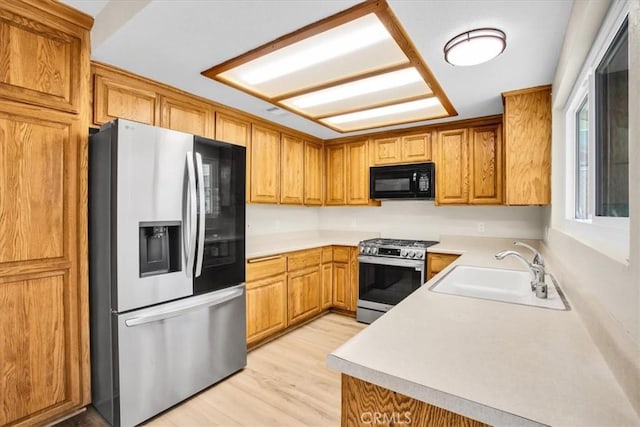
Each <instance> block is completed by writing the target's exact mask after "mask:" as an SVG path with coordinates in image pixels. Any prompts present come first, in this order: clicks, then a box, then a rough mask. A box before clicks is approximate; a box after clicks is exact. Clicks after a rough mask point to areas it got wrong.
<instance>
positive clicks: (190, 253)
mask: <svg viewBox="0 0 640 427" xmlns="http://www.w3.org/2000/svg"><path fill="white" fill-rule="evenodd" d="M187 175H188V177H189V182H188V187H187V192H186V195H185V196H186V198H187V201H186V203H185V209H187V210H188V212H185V213H184V223H185V224H184V232H183V240H184V249H185V251H186V253H187V266H186V274H187V277H189V278H192V277H193V262H194V258H195V256H196V245H195V242H196V226H197V224H196V214H197V205H196V173H195V168H194V166H193V152H191V151H189V152H188V153H187Z"/></svg>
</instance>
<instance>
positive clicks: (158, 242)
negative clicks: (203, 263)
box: [139, 221, 182, 277]
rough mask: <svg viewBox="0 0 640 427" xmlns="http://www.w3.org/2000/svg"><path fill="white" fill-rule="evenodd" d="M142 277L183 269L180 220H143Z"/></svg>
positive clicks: (141, 238)
mask: <svg viewBox="0 0 640 427" xmlns="http://www.w3.org/2000/svg"><path fill="white" fill-rule="evenodd" d="M139 230H140V231H139V242H140V277H147V276H155V275H157V274H166V273H172V272H174V271H180V270H181V264H182V256H181V254H182V251H181V250H182V247H181V236H182V233H181V230H180V222H179V221H175V222H141V223H140V228H139Z"/></svg>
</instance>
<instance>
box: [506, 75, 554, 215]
mask: <svg viewBox="0 0 640 427" xmlns="http://www.w3.org/2000/svg"><path fill="white" fill-rule="evenodd" d="M503 99H504V138H505V140H504V144H505V156H504V158H505V204H507V205H547V204H549V203H550V202H551V87H550V86H541V87H538V88H532V89H525V90H522V91H514V92H507V93H503Z"/></svg>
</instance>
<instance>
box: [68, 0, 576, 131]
mask: <svg viewBox="0 0 640 427" xmlns="http://www.w3.org/2000/svg"><path fill="white" fill-rule="evenodd" d="M61 1H62V2H63V3H66V4H69V5H70V6H72V7H75V8H76V9H79V10H81V11H83V12H85V13H87V14H88V15H91V16H94V17H95V24H94V28H93V30H92V34H91V36H92V54H91V58H92V59H94V60H97V61H100V62H104V63H107V64H111V65H114V66H117V67H120V68H123V69H125V70H128V71H131V72H133V73H136V74H140V75H143V76H145V77H148V78H151V79H154V80H158V81H160V82H163V83H166V84H168V85H171V86H175V87H178V88H180V89H182V90H185V91H187V92H191V93H194V94H196V95H199V96H202V97H204V98H208V99H211V100H213V101H216V102H218V103H221V104H225V105H228V106H231V107H235V108H238V109H240V110H243V111H246V112H249V113H251V114H254V115H256V116H261V117H264V118H266V119H268V120H271V121H273V122H276V123H280V124H282V125H285V126H288V127H291V128H294V129H298V130H300V131H303V132H306V133H309V134H311V135H314V136H316V137H318V138H322V139H329V138H335V137H340V136H344V135H353V134H357V133H367V131H364V132H353V133H349V134H340V133H338V132H336V131H333V130H331V129H329V128H326V127H324V126H322V125H319V124H317V123H314V122H312V121H310V120H307V119H305V118H303V117H301V116H297V115H296V114H294V113H291V112H288V111H284V110H283V111H281V112H282V114H279V115H274V114H273V113H270V112H268V111H267V110H268V109H270V108H271V107H273V105H271V104H269V103H267V102H265V101H263V100H260V99H258V98H255V97H253V96H251V95H248V94H246V93H244V92H241V91H239V90H236V89H233V88H231V87H228V86H226V85H224V84H222V83H219V82H216V81H213V80H211V79H208V78H206V77H204V76H202V75H200V73H201V72H202V71H203V70H205V69H207V68H209V67H211V66H213V65H215V64H219V63H221V62H223V61H225V60H227V59H230V58H233V57H235V56H238V55H240V54H242V53H244V52H246V51H248V50H250V49H253V48H255V47H258V46H261V45H263V44H265V43H267V42H269V41H271V40H274V39H276V38H278V37H280V36H282V35H284V34H287V33H290V32H292V31H295V30H297V29H298V28H300V27H303V26H305V25H308V24H311V23H313V22H316V21H318V20H320V19H322V18H326V17H328V16H330V15H333V14H335V13H337V12H340V11H342V10H344V9H347V8H349V7H351V6H353V5H355V4H357V3H359V1H352V0H328V1H315V0H163V1H157V0H156V1H150V0H130V1H122V0H61ZM388 3H389V5H390V6H391V9H392V10H393V12H394V13H395V14H396V16H397V17H398V20H399V21H400V23H401V24H402V25H403V26H404V28H405V30H406V32H407V33H408V34H409V36H410V37H411V39H412V40H413V43H414V44H415V46H416V47H417V48H418V50H419V51H420V54H421V55H422V57H423V59H424V60H425V61H426V63H427V65H428V66H429V67H430V68H431V71H432V72H433V73H434V75H435V77H436V79H437V80H438V82H439V83H440V85H441V86H442V88H443V89H444V91H445V93H446V94H447V96H448V97H449V99H450V100H451V102H452V103H453V106H454V107H455V109H456V110H457V111H458V113H459V115H458V116H457V117H454V118H448V119H441V120H432V121H428V122H418V123H412V124H407V125H399V126H392V127H388V128H384V129H396V128H403V127H411V126H416V125H418V124H427V123H437V122H443V121H450V120H459V119H465V118H472V117H480V116H486V115H492V114H500V113H502V101H501V98H500V93H501V92H504V91H509V90H516V89H521V88H526V87H531V86H537V85H542V84H550V83H551V82H552V80H553V77H554V73H555V69H556V65H557V62H558V56H559V54H560V49H561V46H562V42H563V39H564V34H565V30H566V27H567V23H568V20H569V14H570V12H571V7H572V5H573V1H572V0H510V1H509V0H494V1H488V0H486V1H485V0H388ZM483 27H495V28H499V29H501V30H503V31H504V32H505V33H506V35H507V48H506V50H505V51H504V53H503V54H502V55H500V56H499V57H497V58H496V59H494V60H492V61H489V62H487V63H485V64H480V65H476V66H472V67H454V66H452V65H450V64H448V63H446V62H445V61H444V56H443V46H444V45H445V43H446V42H447V41H448V40H449V39H450V38H452V37H453V36H456V35H457V34H459V33H462V32H464V31H467V30H470V29H473V28H483ZM369 132H370V131H369Z"/></svg>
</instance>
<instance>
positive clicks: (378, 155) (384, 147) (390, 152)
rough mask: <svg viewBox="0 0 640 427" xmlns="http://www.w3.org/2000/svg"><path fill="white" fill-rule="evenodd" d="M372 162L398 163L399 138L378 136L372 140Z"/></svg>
mask: <svg viewBox="0 0 640 427" xmlns="http://www.w3.org/2000/svg"><path fill="white" fill-rule="evenodd" d="M372 150H373V164H374V165H388V164H393V163H400V162H401V161H402V156H401V154H400V150H401V148H400V138H380V139H374V140H373V141H372Z"/></svg>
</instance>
